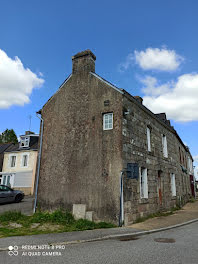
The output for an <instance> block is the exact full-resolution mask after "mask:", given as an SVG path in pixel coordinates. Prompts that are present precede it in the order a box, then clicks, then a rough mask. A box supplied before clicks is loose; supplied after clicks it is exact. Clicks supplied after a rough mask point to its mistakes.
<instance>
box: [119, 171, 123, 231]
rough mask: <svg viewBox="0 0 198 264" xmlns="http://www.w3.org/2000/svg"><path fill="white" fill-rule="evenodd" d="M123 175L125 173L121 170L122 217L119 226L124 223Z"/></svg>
mask: <svg viewBox="0 0 198 264" xmlns="http://www.w3.org/2000/svg"><path fill="white" fill-rule="evenodd" d="M123 175H124V171H121V173H120V219H119V226H122V225H123V223H124V197H123Z"/></svg>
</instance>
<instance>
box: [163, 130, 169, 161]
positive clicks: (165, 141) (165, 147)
mask: <svg viewBox="0 0 198 264" xmlns="http://www.w3.org/2000/svg"><path fill="white" fill-rule="evenodd" d="M162 149H163V156H164V157H165V158H168V149H167V139H166V136H165V135H162Z"/></svg>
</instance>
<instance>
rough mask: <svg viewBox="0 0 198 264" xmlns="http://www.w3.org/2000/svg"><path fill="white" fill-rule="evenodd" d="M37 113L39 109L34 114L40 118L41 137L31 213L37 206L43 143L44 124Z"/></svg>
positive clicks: (39, 112)
mask: <svg viewBox="0 0 198 264" xmlns="http://www.w3.org/2000/svg"><path fill="white" fill-rule="evenodd" d="M38 114H41V111H38V112H36V116H37V117H38V118H39V119H40V120H41V137H40V146H39V153H38V166H37V174H36V175H37V177H36V188H35V199H34V208H33V213H35V212H36V206H37V196H38V183H39V174H40V165H41V151H42V144H43V125H44V120H43V118H42V117H41V116H39V115H38Z"/></svg>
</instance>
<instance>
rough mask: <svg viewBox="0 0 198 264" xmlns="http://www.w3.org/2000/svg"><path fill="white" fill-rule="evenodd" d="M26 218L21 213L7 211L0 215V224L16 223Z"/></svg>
mask: <svg viewBox="0 0 198 264" xmlns="http://www.w3.org/2000/svg"><path fill="white" fill-rule="evenodd" d="M24 217H25V218H27V216H25V215H23V214H22V213H21V212H17V211H8V212H5V213H3V214H0V222H14V221H15V222H16V221H18V220H21V219H24Z"/></svg>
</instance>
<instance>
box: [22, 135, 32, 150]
mask: <svg viewBox="0 0 198 264" xmlns="http://www.w3.org/2000/svg"><path fill="white" fill-rule="evenodd" d="M29 142H30V137H21V143H20V146H21V148H27V147H29Z"/></svg>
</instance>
